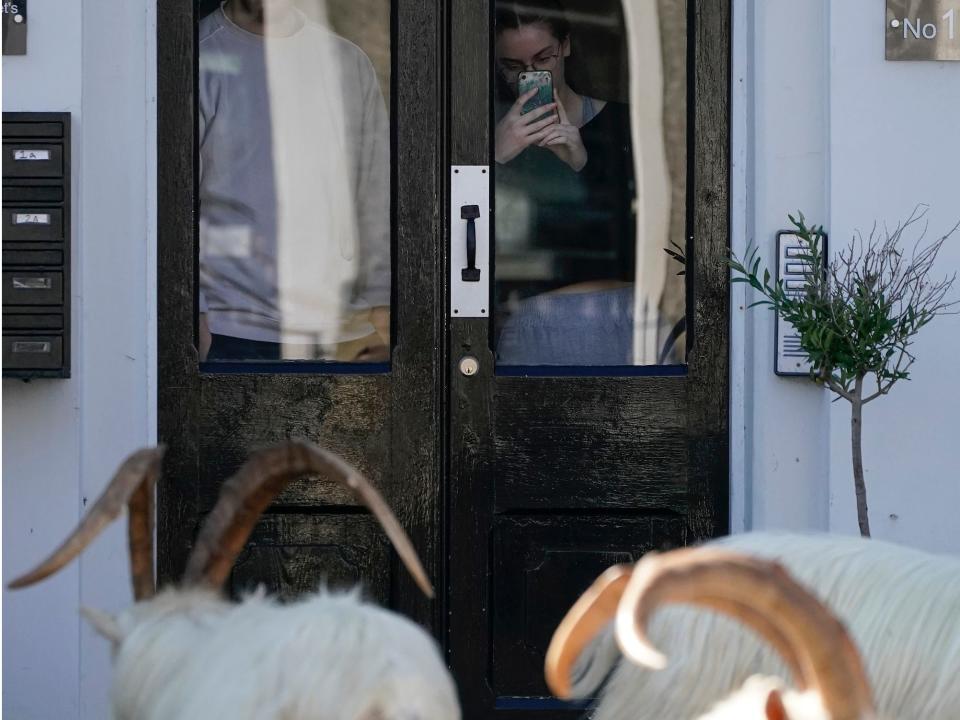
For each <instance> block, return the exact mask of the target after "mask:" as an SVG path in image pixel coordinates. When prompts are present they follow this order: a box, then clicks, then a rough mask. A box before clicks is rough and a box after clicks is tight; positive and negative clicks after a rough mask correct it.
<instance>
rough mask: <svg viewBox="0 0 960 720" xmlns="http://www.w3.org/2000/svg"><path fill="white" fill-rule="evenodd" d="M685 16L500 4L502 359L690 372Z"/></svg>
mask: <svg viewBox="0 0 960 720" xmlns="http://www.w3.org/2000/svg"><path fill="white" fill-rule="evenodd" d="M686 20H687V19H686V8H685V3H684V2H676V0H659V1H655V2H643V3H637V2H629V3H625V4H624V6H623V7H621V5H620V0H590V2H586V1H585V0H567V2H565V3H563V4H561V3H560V2H557V1H556V0H520V1H519V2H514V1H506V0H499V1H498V2H496V18H495V23H496V26H495V52H494V62H495V72H494V73H493V76H494V107H495V121H496V129H495V134H494V135H495V136H494V156H495V161H496V162H495V165H494V168H495V170H494V179H495V191H494V208H495V212H494V218H495V221H494V234H495V240H494V245H495V263H496V264H495V272H496V276H495V277H496V279H495V283H494V292H495V316H494V317H495V320H494V343H495V350H496V356H497V362H498V364H499V365H501V366H503V365H568V366H584V365H592V366H597V365H600V366H625V365H661V364H672V365H675V364H682V363H684V361H685V355H686V337H685V325H686V322H685V321H686V284H685V275H683V270H684V264H683V263H684V258H685V256H686V245H687V243H686V240H685V238H686V235H687V233H686V214H687V213H686V185H687V107H686V97H687V68H686V53H687V44H686V28H687V21H686ZM543 102H546V103H551V102H555V105H553V104H548V105H546V106H545V107H543V108H542V109H541V108H538V107H537V106H538V104H540V103H543Z"/></svg>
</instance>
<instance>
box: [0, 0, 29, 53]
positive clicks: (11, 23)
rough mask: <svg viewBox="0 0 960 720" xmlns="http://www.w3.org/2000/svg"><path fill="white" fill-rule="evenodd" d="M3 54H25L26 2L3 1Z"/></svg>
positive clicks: (22, 0)
mask: <svg viewBox="0 0 960 720" xmlns="http://www.w3.org/2000/svg"><path fill="white" fill-rule="evenodd" d="M3 54H4V55H26V54H27V0H3Z"/></svg>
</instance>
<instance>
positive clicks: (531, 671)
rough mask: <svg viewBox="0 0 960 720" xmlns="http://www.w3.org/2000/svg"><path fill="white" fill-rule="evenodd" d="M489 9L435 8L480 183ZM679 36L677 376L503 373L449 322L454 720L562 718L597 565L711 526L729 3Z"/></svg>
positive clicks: (701, 13)
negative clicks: (680, 333)
mask: <svg viewBox="0 0 960 720" xmlns="http://www.w3.org/2000/svg"><path fill="white" fill-rule="evenodd" d="M491 3H492V0H482V1H481V0H457V1H456V2H454V3H453V7H452V10H451V28H452V30H451V39H450V44H449V46H450V48H451V49H452V50H451V65H450V66H451V78H450V88H451V89H450V127H451V131H450V143H449V147H450V162H451V164H452V165H454V166H456V165H481V166H488V165H489V166H491V167H492V168H493V172H494V173H496V172H497V168H498V166H497V165H495V164H494V163H493V162H492V161H491V157H492V148H491V142H492V137H493V136H494V133H493V132H492V130H493V128H492V127H491V124H492V122H495V119H492V118H493V117H495V113H494V112H493V110H492V108H491V102H492V100H491V98H492V96H493V92H492V87H493V83H494V77H493V73H494V72H495V70H494V58H492V57H491V55H490V53H491V48H493V47H495V42H492V41H491V37H492V33H491V22H492V17H493V14H494V13H493V8H492V7H491ZM655 4H656V3H653V5H655ZM587 5H588V4H582V3H581V6H582V7H587ZM637 5H638V6H639V5H641V4H640V3H638V4H637ZM686 25H687V32H688V35H687V44H688V49H689V50H688V55H687V64H688V77H689V80H688V91H689V92H688V105H689V115H688V120H689V133H690V135H689V138H690V142H689V143H688V156H689V175H688V190H689V191H688V194H687V197H688V200H687V230H688V238H689V240H688V242H687V247H686V270H687V276H686V277H687V314H686V326H687V328H688V329H689V332H688V333H687V351H686V363H685V364H684V365H682V366H679V367H678V366H676V365H674V366H659V367H658V366H649V367H639V368H630V369H628V368H620V369H612V368H605V369H604V368H601V369H597V368H588V367H583V368H558V367H550V366H547V367H528V368H517V367H504V366H501V365H497V357H496V354H495V351H494V350H492V349H491V348H495V340H494V339H493V338H492V337H491V334H492V333H493V332H494V331H495V330H494V329H495V327H496V322H495V321H492V320H490V319H488V318H485V317H479V318H457V317H454V318H452V319H451V320H450V324H449V328H450V331H449V337H448V343H447V348H448V356H447V373H448V377H449V382H450V385H449V403H448V406H447V407H448V412H449V416H448V417H449V421H448V427H449V428H450V430H449V455H448V463H449V464H448V474H447V483H448V488H449V490H448V492H449V504H448V516H447V523H448V530H447V536H448V543H449V544H448V555H447V562H448V583H449V584H448V588H447V589H448V597H449V608H448V617H449V624H448V627H447V638H448V642H449V657H450V662H451V665H452V667H453V671H454V674H455V676H456V677H457V679H458V681H459V683H460V690H461V696H462V699H463V706H464V717H466V718H490V717H494V716H498V717H514V716H517V717H519V716H521V715H522V716H525V717H526V716H531V714H532V715H536V716H537V717H541V716H544V717H546V716H549V717H558V716H560V715H564V714H568V715H569V714H570V713H573V712H577V711H576V710H573V709H571V708H569V706H565V705H564V704H563V703H560V702H558V701H556V700H554V699H551V698H550V697H549V692H548V691H547V688H546V686H545V683H544V680H543V658H544V654H545V650H546V646H547V643H548V641H549V638H550V636H551V634H552V632H553V630H554V628H555V627H556V625H557V623H558V621H559V620H560V618H561V617H562V616H563V614H564V612H565V610H566V609H567V608H569V606H570V605H571V604H572V603H573V601H574V600H575V599H576V597H577V596H578V595H579V593H580V592H582V590H584V589H585V588H586V587H587V585H589V583H590V582H591V581H592V580H593V579H594V578H595V577H596V576H597V575H598V574H599V573H600V572H601V571H602V570H603V569H605V568H607V567H608V566H610V565H612V564H614V563H618V562H624V561H627V560H629V559H636V558H638V557H639V556H640V555H642V554H643V553H644V552H646V551H648V550H651V549H656V548H666V547H671V546H678V545H683V544H688V543H691V542H695V541H697V540H701V539H703V538H707V537H711V536H715V535H718V534H722V533H723V532H724V531H725V530H726V527H727V492H728V490H727V488H728V481H727V443H728V440H727V354H728V353H727V322H728V319H727V318H728V310H727V293H728V285H727V279H726V277H727V273H726V270H725V264H724V255H725V252H726V250H725V248H726V246H727V228H728V209H727V180H728V121H727V101H728V100H727V98H728V62H727V58H728V41H729V3H728V2H727V1H726V0H690V6H689V10H688V14H687V18H686ZM520 64H525V63H520ZM484 201H486V199H483V200H482V201H481V202H484ZM490 203H491V204H493V198H492V197H491V198H490ZM454 210H456V208H454ZM495 212H496V209H494V213H495ZM494 224H495V223H493V222H491V225H494ZM496 242H497V241H496V238H494V239H493V244H494V245H495V244H496ZM496 271H497V268H494V272H496ZM454 281H455V279H454ZM465 356H472V357H475V358H476V359H477V360H478V369H477V371H476V373H475V374H472V375H465V374H463V373H462V372H461V371H460V369H459V363H460V361H461V359H462V358H464V357H465Z"/></svg>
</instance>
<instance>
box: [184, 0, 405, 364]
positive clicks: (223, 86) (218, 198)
mask: <svg viewBox="0 0 960 720" xmlns="http://www.w3.org/2000/svg"><path fill="white" fill-rule="evenodd" d="M197 16H198V17H199V18H200V20H199V63H198V67H199V78H198V80H199V84H198V95H197V98H198V99H197V105H198V108H197V109H198V118H199V127H198V144H199V163H198V167H199V174H200V177H199V193H198V194H199V204H200V213H199V298H198V306H199V310H200V313H201V317H200V329H201V333H200V334H201V337H200V340H201V348H200V350H201V358H203V359H206V360H216V361H232V360H259V361H269V360H319V361H339V362H385V361H388V360H389V354H390V275H391V267H390V126H389V122H390V121H389V117H388V110H387V108H388V107H389V104H388V101H389V89H390V0H226V1H225V2H223V3H217V2H206V1H205V0H200V2H199V5H198V13H197ZM207 331H209V334H208V332H207ZM208 343H209V344H208Z"/></svg>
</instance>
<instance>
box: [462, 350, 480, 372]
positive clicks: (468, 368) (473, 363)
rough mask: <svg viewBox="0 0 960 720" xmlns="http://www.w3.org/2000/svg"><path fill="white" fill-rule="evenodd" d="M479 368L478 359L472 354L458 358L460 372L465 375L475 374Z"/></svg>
mask: <svg viewBox="0 0 960 720" xmlns="http://www.w3.org/2000/svg"><path fill="white" fill-rule="evenodd" d="M479 370H480V361H479V360H477V359H476V358H475V357H474V356H473V355H464V356H463V357H462V358H460V373H461V374H462V375H466V376H467V377H472V376H473V375H476V374H477V372H479Z"/></svg>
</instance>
